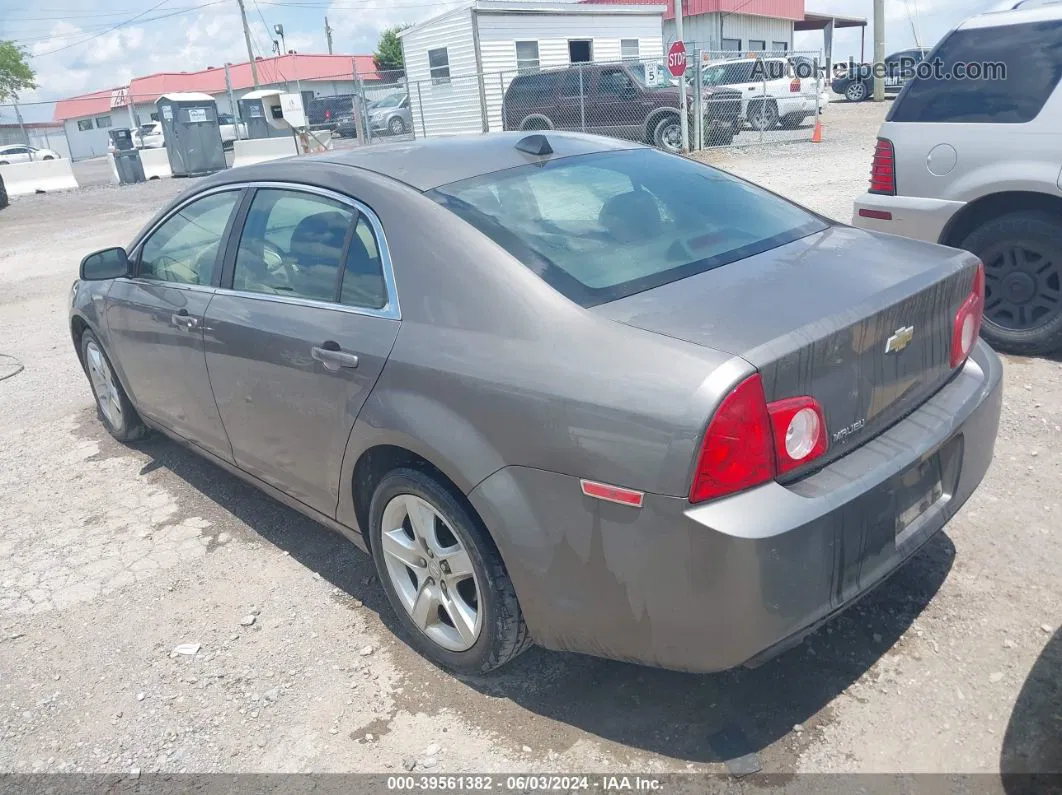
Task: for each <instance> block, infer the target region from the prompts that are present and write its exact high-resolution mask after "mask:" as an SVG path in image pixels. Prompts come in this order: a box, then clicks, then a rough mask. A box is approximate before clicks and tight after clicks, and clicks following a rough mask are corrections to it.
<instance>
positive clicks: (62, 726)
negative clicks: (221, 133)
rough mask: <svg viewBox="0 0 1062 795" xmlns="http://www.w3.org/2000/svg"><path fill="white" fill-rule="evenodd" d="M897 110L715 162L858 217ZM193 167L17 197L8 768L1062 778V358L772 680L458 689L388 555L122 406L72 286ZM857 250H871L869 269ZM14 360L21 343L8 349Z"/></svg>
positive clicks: (1017, 368) (1010, 363) (550, 663)
mask: <svg viewBox="0 0 1062 795" xmlns="http://www.w3.org/2000/svg"><path fill="white" fill-rule="evenodd" d="M882 115H883V108H882V107H880V106H873V105H869V104H868V105H860V106H849V105H846V104H843V103H837V104H834V105H832V106H831V107H830V109H829V111H828V113H827V115H826V130H825V142H824V143H822V144H819V145H812V144H810V143H801V144H793V145H788V146H779V147H774V148H749V149H739V150H729V151H713V152H712V153H710V155H709V156H708V159H709V160H711V161H712V162H715V163H717V164H719V165H721V166H723V167H725V168H728V169H731V170H733V171H735V172H737V173H739V174H741V175H743V176H747V177H749V178H751V179H753V180H756V181H758V182H761V183H763V184H764V185H766V186H768V187H770V188H772V189H773V190H776V191H778V192H779V193H782V194H784V195H786V196H789V197H791V198H793V199H796V200H798V201H801V202H803V203H806V204H807V205H809V206H811V207H813V208H814V209H816V210H818V211H820V212H822V213H824V214H826V215H829V216H832V217H835V218H838V219H840V220H848V219H849V217H850V209H851V201H852V199H853V198H854V196H855V195H856V194H857V193H859V192H860V191H861V190H862V189H863V187H864V185H865V182H866V176H867V172H868V169H869V164H870V157H871V151H872V148H873V142H874V132H875V130H876V127H877V124H878V123H879V122H880V120H881V118H882ZM188 184H189V182H188V181H180V180H163V181H159V182H152V183H148V184H143V185H137V186H130V187H125V188H121V189H119V188H116V187H113V186H109V187H102V186H101V187H96V188H89V189H83V190H81V191H78V192H72V193H66V194H56V195H49V196H30V197H26V198H22V199H19V200H16V201H14V202H13V203H12V205H11V207H10V208H9V209H7V210H5V211H3V212H2V213H0V318H2V320H0V378H3V377H4V376H5V375H10V374H11V373H16V371H17V363H21V364H22V365H24V369H23V370H22V371H21V372H17V373H16V374H13V375H10V377H7V378H4V380H0V504H2V505H3V509H2V511H0V688H2V689H0V772H12V771H15V772H29V771H91V772H113V773H125V774H128V773H129V771H131V770H133V769H136V770H142V771H144V772H151V771H166V772H171V771H190V772H213V771H226V772H248V771H256V772H274V771H279V772H293V771H329V772H332V771H335V772H340V771H372V772H380V773H389V772H403V771H404V770H410V769H413V770H415V771H428V772H432V773H435V772H462V771H464V772H471V771H506V772H518V771H537V772H547V771H558V772H569V771H573V770H582V771H601V772H605V771H608V772H617V771H629V772H668V771H677V772H685V771H688V770H696V771H725V770H726V768H725V766H724V764H723V762H724V761H725V760H726V759H729V758H731V757H734V756H738V755H741V754H744V753H755V754H757V755H758V761H759V763H760V764H762V767H763V769H764V770H765V771H767V772H777V773H793V772H836V771H849V772H922V771H932V772H981V771H998V770H1000V769H1001V768H1002V769H1004V770H1021V769H1030V768H1031V769H1046V768H1047V767H1050V768H1051V769H1053V770H1056V771H1062V752H1060V751H1059V749H1060V748H1062V742H1060V739H1062V714H1060V713H1062V708H1060V707H1059V700H1058V695H1059V692H1058V688H1059V684H1058V683H1059V682H1060V681H1062V676H1060V674H1062V634H1060V633H1059V623H1060V618H1062V582H1060V579H1059V575H1058V571H1059V569H1060V564H1062V546H1060V543H1059V540H1058V535H1057V528H1058V526H1059V515H1060V513H1062V498H1060V495H1059V488H1058V483H1059V475H1060V466H1062V428H1060V426H1062V392H1060V390H1059V383H1060V380H1062V365H1060V364H1059V362H1058V361H1053V360H1044V359H1010V358H1008V359H1006V362H1005V365H1006V396H1005V403H1004V412H1003V421H1002V427H1001V430H1000V437H999V442H998V445H997V449H996V460H995V463H994V465H993V467H992V469H991V471H990V472H989V475H988V477H987V479H986V481H985V483H984V485H983V487H982V488H981V490H980V491H979V492H978V493H977V494H976V495H975V496H974V498H973V499H972V500H971V501H970V502H969V503H968V505H967V506H966V507H965V508H964V510H962V511H961V512H960V514H959V516H958V517H957V518H956V519H955V520H954V521H953V522H952V523H951V524H950V525H949V526H948V527H947V528H946V532H944V533H942V534H940V535H939V536H938V537H937V538H936V539H935V540H934V541H933V542H932V543H931V544H930V545H929V546H928V547H927V548H926V549H925V550H924V551H923V552H921V553H920V554H919V555H918V556H917V558H916V559H914V560H913V561H912V562H911V563H910V564H909V565H908V566H906V567H905V568H904V569H902V570H901V571H900V572H898V573H897V574H896V576H894V577H893V578H892V580H890V581H889V582H888V583H887V584H886V585H885V586H883V587H882V588H880V589H879V590H878V591H877V592H875V593H874V594H872V595H871V596H870V597H868V598H867V599H866V600H865V601H864V602H863V603H861V605H860V606H858V607H857V608H856V609H854V610H853V611H850V612H849V613H847V614H845V615H843V616H842V617H840V618H839V619H838V620H836V621H834V622H833V623H832V624H830V625H829V626H827V627H826V628H825V629H823V630H822V631H820V632H818V633H817V634H815V635H814V636H812V637H811V638H810V639H808V641H807V642H805V643H804V644H802V645H801V646H800V647H798V648H796V649H794V650H792V651H790V652H789V653H787V654H785V655H783V656H782V657H780V658H778V659H776V660H775V661H773V662H771V663H769V664H767V665H765V666H763V667H762V668H759V669H757V670H754V671H748V670H739V671H734V672H729V673H724V674H719V675H714V676H693V675H686V674H677V673H671V672H665V671H657V670H650V669H644V668H639V667H636V666H632V665H626V664H621V663H614V662H609V661H604V660H598V659H593V658H589V657H581V656H576V655H567V654H556V653H550V652H545V651H541V650H532V651H531V652H529V653H528V654H526V655H524V656H523V657H522V658H520V659H519V660H518V661H517V662H516V663H515V664H514V665H512V666H510V667H509V668H507V669H505V670H504V671H503V672H501V673H500V674H499V675H496V676H494V677H490V678H481V679H480V678H469V679H457V678H455V677H453V676H451V675H449V674H446V673H444V672H442V671H440V670H438V669H436V668H434V667H433V666H432V665H430V664H429V663H427V662H425V661H424V660H423V659H422V658H420V657H419V656H417V655H416V654H414V653H413V652H411V651H410V650H409V649H408V648H407V647H406V646H405V645H404V644H402V643H401V642H400V641H398V640H397V639H396V638H395V637H394V636H393V635H392V632H391V630H392V628H393V626H394V622H393V620H392V618H391V617H390V615H389V613H388V609H387V606H386V604H385V603H384V600H383V596H382V594H381V592H380V590H379V588H378V586H377V585H376V583H375V581H374V579H373V568H372V566H371V564H370V562H369V561H368V559H367V558H365V557H364V556H362V555H361V553H359V552H358V551H357V550H355V549H353V548H352V547H351V546H349V545H348V544H347V543H346V542H344V541H343V540H341V539H340V538H338V537H337V536H334V535H332V534H330V533H328V532H327V531H326V530H324V529H323V528H321V527H319V526H317V525H316V524H314V523H313V522H311V521H309V520H307V519H304V518H302V517H301V516H299V515H298V514H296V513H294V512H292V511H290V510H288V509H287V508H284V507H282V506H281V505H279V504H278V503H275V502H273V501H272V500H270V499H269V498H267V497H265V496H263V495H262V494H260V493H259V492H257V491H255V490H254V489H252V488H250V487H248V486H246V485H243V484H242V483H241V482H239V481H238V480H236V479H234V478H232V477H231V476H229V475H227V474H226V473H224V472H222V471H221V470H219V469H216V468H215V467H213V466H212V465H210V464H207V463H205V462H204V461H202V460H201V459H199V458H197V457H196V456H195V455H193V454H191V453H189V452H187V451H185V450H184V449H182V448H180V447H178V446H177V445H175V444H172V443H170V442H168V441H166V440H164V439H160V438H152V439H150V440H148V441H146V442H144V443H142V444H140V445H137V446H136V447H135V448H127V447H124V446H122V445H120V444H117V443H116V442H114V441H112V440H111V438H110V437H109V436H108V435H107V434H106V433H105V432H104V430H103V428H102V427H101V426H100V424H99V423H98V422H97V421H96V418H95V411H94V408H93V403H92V399H91V396H90V392H89V387H88V384H87V382H86V380H85V378H84V375H83V374H82V373H81V371H80V369H79V366H78V364H77V361H76V359H75V356H74V353H73V350H72V346H71V344H70V337H69V334H68V331H67V325H66V302H67V294H68V289H69V285H70V282H71V280H72V279H73V278H74V276H75V274H76V270H77V264H78V261H79V259H80V257H81V255H82V254H84V253H85V252H87V251H90V250H93V249H96V248H100V247H103V246H106V245H122V244H125V243H126V242H127V241H128V240H129V239H130V238H131V237H132V235H133V234H134V233H135V231H136V230H137V229H138V228H139V227H140V226H141V225H142V224H143V223H144V221H145V220H146V219H147V218H148V217H149V216H150V215H151V214H153V213H154V212H155V210H156V209H157V208H158V207H159V206H160V205H161V204H162V203H164V202H165V201H166V200H167V199H169V198H170V197H171V196H172V195H174V194H176V193H177V192H178V191H179V190H181V189H182V188H184V187H186V186H187V185H188ZM852 267H859V263H858V262H853V263H852ZM7 357H13V358H14V360H17V361H12V359H11V358H7Z"/></svg>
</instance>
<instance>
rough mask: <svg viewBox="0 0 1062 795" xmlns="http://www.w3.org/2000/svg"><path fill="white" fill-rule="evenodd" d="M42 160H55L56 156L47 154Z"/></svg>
mask: <svg viewBox="0 0 1062 795" xmlns="http://www.w3.org/2000/svg"><path fill="white" fill-rule="evenodd" d="M41 160H55V158H54V157H52V156H51V155H45V156H44V157H42V158H41Z"/></svg>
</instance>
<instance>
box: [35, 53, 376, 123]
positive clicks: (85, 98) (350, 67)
mask: <svg viewBox="0 0 1062 795" xmlns="http://www.w3.org/2000/svg"><path fill="white" fill-rule="evenodd" d="M355 65H356V66H357V71H358V75H359V77H361V78H362V79H363V80H378V79H380V76H379V75H378V74H377V73H376V66H375V64H374V63H373V59H372V56H371V55H301V54H291V53H289V54H288V55H281V56H277V57H272V58H258V59H256V61H255V67H256V68H257V70H258V84H259V85H260V86H262V87H266V86H270V85H277V84H286V83H294V82H296V81H299V82H307V83H313V82H320V81H341V82H345V81H352V80H353V79H354V67H355ZM229 76H230V79H231V81H232V90H233V91H241V92H242V91H247V90H249V89H252V88H254V79H253V76H252V74H251V64H250V63H249V62H247V61H244V62H243V63H236V64H229ZM182 91H200V92H202V93H204V94H214V95H217V94H223V93H224V92H225V68H224V67H223V66H212V67H207V68H206V69H203V70H201V71H198V72H159V73H157V74H153V75H146V76H145V77H135V78H133V79H132V80H131V81H129V85H128V86H120V87H118V88H111V89H105V90H103V91H94V92H92V93H90V94H82V95H80V96H76V97H70V98H69V99H61V100H59V101H58V102H56V103H55V111H54V113H53V118H54V120H55V121H57V122H64V121H67V120H68V119H78V118H83V117H86V116H97V115H99V114H105V113H110V112H111V111H112V110H114V109H116V108H124V107H125V106H126V105H128V104H129V102H130V100H131V101H132V102H133V103H134V104H136V105H141V104H151V103H154V102H155V100H157V99H158V98H159V97H161V96H162V95H163V94H172V93H176V92H182Z"/></svg>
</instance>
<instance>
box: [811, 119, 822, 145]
mask: <svg viewBox="0 0 1062 795" xmlns="http://www.w3.org/2000/svg"><path fill="white" fill-rule="evenodd" d="M811 142H812V143H813V144H821V143H822V119H819V118H816V119H815V132H813V133H812V134H811Z"/></svg>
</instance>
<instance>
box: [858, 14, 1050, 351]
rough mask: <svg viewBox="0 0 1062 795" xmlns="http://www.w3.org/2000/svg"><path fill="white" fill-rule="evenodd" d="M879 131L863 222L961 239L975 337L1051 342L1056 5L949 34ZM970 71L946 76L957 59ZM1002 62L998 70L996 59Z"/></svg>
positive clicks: (937, 238) (1017, 343)
mask: <svg viewBox="0 0 1062 795" xmlns="http://www.w3.org/2000/svg"><path fill="white" fill-rule="evenodd" d="M927 61H928V62H929V63H930V65H932V64H934V63H937V64H938V65H939V68H940V69H941V70H942V71H941V73H940V75H939V76H937V75H934V76H932V77H928V78H927V77H925V76H920V77H916V78H915V79H913V80H911V81H910V82H908V84H907V86H906V87H905V88H904V90H903V92H902V93H901V94H900V96H899V97H898V98H897V100H896V102H895V103H894V105H893V107H892V109H891V111H890V112H889V115H888V117H887V120H886V122H885V123H884V124H883V125H882V127H881V130H880V132H879V133H878V136H879V137H878V143H877V149H876V151H875V155H874V163H873V167H872V170H871V183H870V191H869V192H868V193H866V194H864V195H863V196H860V197H859V199H857V200H856V203H855V221H854V222H855V224H856V225H857V226H861V227H864V228H867V229H875V230H878V231H882V232H892V233H893V234H898V235H904V236H906V237H914V238H918V239H920V240H928V241H931V242H934V243H943V244H945V245H949V246H955V247H957V248H964V249H967V250H968V251H972V252H973V253H974V254H976V255H977V256H979V257H980V258H981V260H982V261H983V262H984V264H985V278H986V300H985V321H984V325H983V327H982V329H983V331H982V333H983V336H984V337H985V339H987V340H988V341H989V342H990V343H991V344H992V345H993V346H994V347H996V348H999V349H1000V350H1003V351H1008V352H1012V353H1023V354H1042V353H1050V352H1052V351H1055V350H1058V349H1060V348H1062V4H1047V5H1039V6H1033V5H1032V4H1031V3H1021V4H1019V7H1018V8H1016V9H1013V10H1010V11H1001V12H993V13H987V14H982V15H980V16H977V17H974V18H973V19H970V20H967V21H966V22H964V23H963V24H962V25H960V26H959V27H958V28H956V29H955V30H954V31H952V32H951V33H949V34H948V35H947V36H946V37H945V38H944V39H943V40H942V41H941V42H940V44H939V45H937V48H936V50H934V51H933V53H931V54H930V55H929V57H928V58H927ZM970 64H975V65H977V68H979V69H980V71H981V72H982V74H981V79H976V80H975V79H961V80H960V79H957V78H956V76H955V68H956V65H962V68H966V67H967V66H968V65H970ZM1000 65H1001V66H1002V67H1005V69H1001V68H1000Z"/></svg>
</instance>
